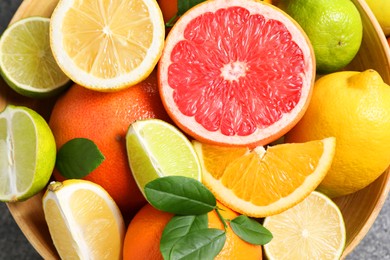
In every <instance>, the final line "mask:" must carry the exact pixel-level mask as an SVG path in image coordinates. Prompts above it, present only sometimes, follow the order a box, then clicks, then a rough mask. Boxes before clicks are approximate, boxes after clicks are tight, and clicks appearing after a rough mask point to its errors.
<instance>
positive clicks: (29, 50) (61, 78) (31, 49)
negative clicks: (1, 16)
mask: <svg viewBox="0 0 390 260" xmlns="http://www.w3.org/2000/svg"><path fill="white" fill-rule="evenodd" d="M49 30H50V19H49V18H44V17H36V16H34V17H28V18H24V19H22V20H19V21H17V22H15V23H13V24H12V25H10V26H9V27H8V28H7V29H6V30H5V31H4V34H3V35H2V36H1V38H0V72H1V75H2V76H3V78H4V80H5V81H6V82H7V84H8V85H9V86H10V87H11V88H13V89H14V90H15V91H16V92H18V93H19V94H22V95H24V96H28V97H34V98H38V97H47V96H53V95H55V94H57V93H59V92H60V91H61V90H63V89H64V88H65V87H66V86H67V85H68V84H67V83H68V82H70V80H69V78H68V77H67V76H66V75H65V74H64V73H63V72H62V70H61V69H60V68H59V66H58V65H57V63H56V61H55V59H54V57H53V54H52V52H51V48H50V39H49Z"/></svg>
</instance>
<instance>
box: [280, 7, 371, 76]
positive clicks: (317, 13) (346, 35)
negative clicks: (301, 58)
mask: <svg viewBox="0 0 390 260" xmlns="http://www.w3.org/2000/svg"><path fill="white" fill-rule="evenodd" d="M278 6H279V7H280V8H281V9H282V10H284V11H285V12H286V13H288V14H289V15H291V17H293V18H294V19H295V20H296V21H297V22H298V23H299V24H300V25H301V26H302V28H303V30H304V31H305V32H306V34H307V36H308V37H309V39H310V42H311V43H312V45H313V48H314V53H315V57H316V65H317V71H318V72H319V73H323V74H325V73H330V72H334V71H336V70H339V69H341V68H343V67H345V66H346V65H348V64H349V63H350V62H351V61H352V59H353V58H354V57H355V55H356V53H357V52H358V50H359V48H360V44H361V41H362V37H363V25H362V20H361V18H360V14H359V11H358V10H357V8H356V6H355V5H354V4H353V2H352V1H350V0H280V1H279V4H278Z"/></svg>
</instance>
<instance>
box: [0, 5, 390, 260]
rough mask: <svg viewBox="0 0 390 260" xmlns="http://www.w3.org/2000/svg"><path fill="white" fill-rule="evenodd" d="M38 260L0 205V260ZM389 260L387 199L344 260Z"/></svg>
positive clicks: (3, 10)
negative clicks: (369, 226) (358, 242)
mask: <svg viewBox="0 0 390 260" xmlns="http://www.w3.org/2000/svg"><path fill="white" fill-rule="evenodd" d="M21 2H22V1H21V0H0V34H2V33H3V31H4V29H5V28H6V26H7V25H8V23H9V21H10V19H11V17H12V15H13V13H14V12H15V11H16V9H17V8H18V7H19V5H20V3H21ZM3 259H4V260H6V259H18V260H19V259H26V260H34V259H42V258H41V257H40V255H39V254H38V253H37V252H36V251H35V249H34V248H33V247H32V246H31V245H30V243H29V242H28V240H27V239H26V238H25V236H24V235H23V233H22V232H21V230H20V229H19V227H18V226H17V224H16V223H15V221H14V219H13V218H12V215H11V214H10V213H9V211H8V208H7V206H6V204H4V203H0V260H3ZM361 259H368V260H377V259H378V260H390V198H387V200H386V202H385V204H384V207H383V208H382V210H381V212H380V214H379V215H378V217H377V219H376V221H375V223H374V225H373V226H372V227H371V229H370V230H369V232H368V233H367V235H366V237H365V238H364V239H363V240H362V242H361V243H360V244H359V245H358V246H357V247H356V248H355V250H354V251H353V252H352V253H351V254H349V255H348V256H347V260H361Z"/></svg>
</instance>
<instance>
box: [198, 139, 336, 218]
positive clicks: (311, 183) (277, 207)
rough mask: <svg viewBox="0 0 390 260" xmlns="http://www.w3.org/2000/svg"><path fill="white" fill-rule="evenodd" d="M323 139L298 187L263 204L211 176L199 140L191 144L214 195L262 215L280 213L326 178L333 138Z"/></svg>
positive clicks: (237, 208)
mask: <svg viewBox="0 0 390 260" xmlns="http://www.w3.org/2000/svg"><path fill="white" fill-rule="evenodd" d="M322 142H323V148H324V149H323V154H322V155H321V157H320V159H319V161H318V164H317V166H316V167H315V169H314V170H313V172H312V173H311V174H310V175H308V177H307V178H306V179H305V180H304V182H303V183H302V184H301V185H300V186H299V187H296V189H295V190H294V191H293V192H292V193H290V194H288V195H287V196H285V197H281V198H280V199H279V200H276V201H275V202H273V203H271V204H268V205H265V206H259V205H255V204H253V203H252V202H250V201H247V200H244V199H242V198H240V197H238V196H237V195H236V194H235V193H234V192H233V191H232V190H231V189H229V188H227V187H226V186H225V185H224V184H223V183H222V181H221V180H220V179H216V178H214V176H213V175H212V174H211V173H210V172H209V171H208V170H207V168H206V166H205V164H204V157H203V153H202V144H201V143H199V142H197V141H194V142H193V145H194V147H195V151H196V152H197V154H198V156H199V161H200V164H201V167H202V182H203V184H205V185H206V186H207V187H208V188H209V189H210V190H211V192H212V193H213V194H214V196H215V197H216V199H217V200H219V201H221V202H222V203H223V204H225V205H227V206H228V207H229V208H231V209H232V210H234V211H237V212H239V213H241V214H244V215H247V216H250V217H256V218H263V217H267V216H271V215H275V214H278V213H281V212H283V211H285V210H287V209H289V208H291V207H293V206H294V205H296V204H298V203H299V202H301V201H302V200H304V199H305V198H306V197H307V196H308V195H310V194H311V192H312V191H314V190H315V189H316V188H317V187H318V185H319V184H320V183H321V181H322V180H323V179H324V178H325V176H326V173H327V172H328V170H329V168H330V166H331V164H332V161H333V157H334V154H335V147H336V138H334V137H328V138H325V139H323V140H322ZM270 177H272V176H270ZM258 181H261V180H258Z"/></svg>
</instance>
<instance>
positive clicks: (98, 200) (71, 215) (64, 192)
mask: <svg viewBox="0 0 390 260" xmlns="http://www.w3.org/2000/svg"><path fill="white" fill-rule="evenodd" d="M42 203H43V211H44V214H45V219H46V222H47V225H48V227H49V231H50V235H51V237H52V239H53V243H54V245H55V247H56V249H57V251H58V254H59V255H60V257H61V259H122V247H123V240H124V235H125V224H124V221H123V218H122V215H121V213H120V211H119V208H118V207H117V205H116V204H115V202H114V200H113V199H112V198H111V197H110V195H109V194H108V193H107V192H106V191H105V190H104V189H103V188H102V187H101V186H99V185H98V184H95V183H93V182H90V181H86V180H66V181H64V182H51V183H50V184H49V186H48V189H47V191H46V193H45V194H44V196H43V201H42Z"/></svg>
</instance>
